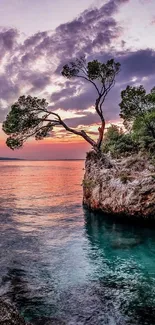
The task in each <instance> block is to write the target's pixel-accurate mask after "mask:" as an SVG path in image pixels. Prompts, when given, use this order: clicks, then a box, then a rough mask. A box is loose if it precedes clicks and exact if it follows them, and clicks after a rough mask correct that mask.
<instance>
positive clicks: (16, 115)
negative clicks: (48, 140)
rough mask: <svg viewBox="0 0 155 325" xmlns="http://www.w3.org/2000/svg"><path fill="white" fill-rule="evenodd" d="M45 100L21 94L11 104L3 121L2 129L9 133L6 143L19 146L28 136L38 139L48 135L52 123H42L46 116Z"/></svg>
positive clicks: (14, 147) (13, 147)
mask: <svg viewBox="0 0 155 325" xmlns="http://www.w3.org/2000/svg"><path fill="white" fill-rule="evenodd" d="M47 105H48V104H47V102H46V100H45V99H38V98H37V97H31V96H27V97H25V96H21V97H20V98H19V99H18V101H17V102H16V103H15V104H13V105H12V106H11V110H10V112H9V114H8V115H7V117H6V120H5V121H4V122H3V126H2V128H3V131H4V132H5V133H6V134H7V135H9V137H8V139H7V141H6V144H7V146H8V147H10V148H11V149H13V150H14V149H18V148H21V147H22V145H23V143H24V142H25V141H26V140H27V138H29V137H30V136H35V138H36V139H37V140H40V139H42V138H44V137H46V136H48V134H49V132H50V131H51V130H52V123H50V122H48V123H46V124H45V125H44V119H45V118H46V117H47V114H48V111H47Z"/></svg>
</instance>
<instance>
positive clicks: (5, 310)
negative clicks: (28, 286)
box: [0, 299, 26, 325]
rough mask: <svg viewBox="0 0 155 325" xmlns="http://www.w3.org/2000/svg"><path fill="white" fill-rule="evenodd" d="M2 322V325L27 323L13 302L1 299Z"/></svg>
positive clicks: (22, 324) (23, 324) (0, 316)
mask: <svg viewBox="0 0 155 325" xmlns="http://www.w3.org/2000/svg"><path fill="white" fill-rule="evenodd" d="M0 324H2V325H26V323H25V321H24V319H23V317H21V316H20V315H19V313H18V311H17V310H16V308H15V307H13V306H12V305H11V304H9V303H7V302H4V301H2V300H1V299H0Z"/></svg>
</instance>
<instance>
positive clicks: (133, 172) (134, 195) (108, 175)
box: [83, 151, 155, 221]
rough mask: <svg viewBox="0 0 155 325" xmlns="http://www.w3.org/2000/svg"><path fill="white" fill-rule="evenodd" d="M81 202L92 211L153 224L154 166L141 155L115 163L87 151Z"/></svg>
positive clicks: (154, 211) (154, 209) (154, 196)
mask: <svg viewBox="0 0 155 325" xmlns="http://www.w3.org/2000/svg"><path fill="white" fill-rule="evenodd" d="M83 203H84V205H86V206H87V207H88V208H90V209H92V210H102V211H103V212H106V213H112V214H115V215H121V216H125V215H126V216H128V217H130V218H131V217H134V218H135V217H137V218H143V219H145V220H154V221H155V167H154V166H153V165H151V163H150V162H149V161H148V160H147V159H146V157H142V156H140V155H135V156H132V157H127V158H121V159H115V160H114V159H112V158H110V157H109V156H108V155H97V154H96V153H95V152H93V151H92V152H89V153H88V154H87V158H86V164H85V175H84V180H83Z"/></svg>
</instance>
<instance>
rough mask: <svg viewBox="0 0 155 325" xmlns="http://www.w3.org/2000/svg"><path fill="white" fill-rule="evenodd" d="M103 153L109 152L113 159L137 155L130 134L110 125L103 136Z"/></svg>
mask: <svg viewBox="0 0 155 325" xmlns="http://www.w3.org/2000/svg"><path fill="white" fill-rule="evenodd" d="M102 151H103V153H108V152H110V153H111V155H112V156H113V157H115V158H119V157H120V156H128V155H129V154H131V153H135V152H136V153H137V152H138V148H137V144H136V142H135V141H134V140H133V138H132V135H131V134H126V133H123V130H122V129H121V128H119V127H118V126H117V125H111V126H110V127H109V128H108V130H107V133H106V134H105V137H104V140H103V146H102Z"/></svg>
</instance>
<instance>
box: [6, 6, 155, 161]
mask: <svg viewBox="0 0 155 325" xmlns="http://www.w3.org/2000/svg"><path fill="white" fill-rule="evenodd" d="M0 17H1V22H0V24H1V25H0V122H2V121H3V120H4V119H5V116H6V114H7V112H8V111H9V109H10V105H11V103H13V102H14V101H16V100H17V99H18V97H19V96H20V95H23V94H24V95H28V94H29V95H31V96H37V97H39V98H42V97H44V98H46V99H47V100H48V103H49V106H50V109H52V110H53V111H55V112H58V113H60V115H61V116H62V117H63V118H64V119H65V121H66V123H68V124H69V125H70V126H72V127H74V128H78V129H80V128H82V129H85V130H89V132H90V134H92V136H94V137H95V136H96V131H97V128H98V123H99V119H98V117H97V116H96V114H94V109H93V104H94V102H95V96H96V93H95V89H93V88H92V85H91V84H90V85H89V84H88V83H87V82H86V83H85V82H84V83H81V82H79V80H78V81H77V80H73V81H72V80H70V81H68V80H66V79H65V78H63V77H62V76H61V69H62V67H63V65H64V64H65V63H67V62H69V61H70V59H72V58H75V57H79V56H80V55H83V54H85V55H86V57H87V60H92V59H99V60H100V61H106V60H107V59H108V58H114V59H115V60H116V61H119V62H120V63H121V72H120V75H119V76H118V78H117V82H116V85H115V88H114V89H113V90H112V91H111V93H110V94H109V96H108V98H107V100H106V102H105V105H104V113H105V118H106V122H107V126H108V125H109V124H110V123H121V122H120V120H119V106H118V104H119V102H120V92H121V90H122V89H124V88H125V87H126V85H127V84H130V85H139V84H143V85H144V86H145V87H146V89H147V90H148V91H149V90H150V89H151V88H152V87H153V86H154V85H155V36H154V35H155V0H102V1H101V0H96V1H95V0H94V1H93V0H92V1H91V0H57V1H55V0H0ZM0 125H1V124H0ZM5 138H6V137H5V135H4V133H3V132H2V130H1V129H0V156H1V157H2V156H7V157H20V158H26V159H60V158H61V159H63V158H64V159H67V158H72V159H74V158H84V157H85V152H86V151H88V150H89V148H90V147H89V145H88V144H87V143H85V142H84V141H83V140H82V138H78V137H76V136H73V135H71V134H66V132H64V130H62V129H58V130H57V129H55V130H54V132H53V134H52V136H51V138H48V139H45V140H44V141H41V142H36V141H34V140H33V139H31V140H29V141H28V142H27V144H26V145H25V146H24V148H23V149H20V150H17V151H11V150H10V149H8V148H7V147H6V145H5Z"/></svg>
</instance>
